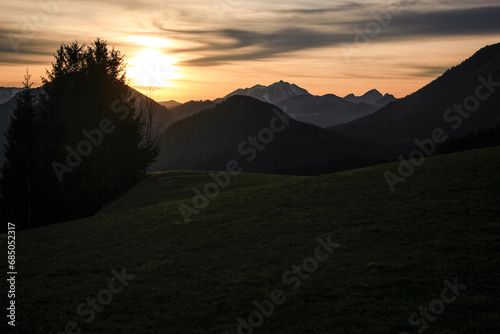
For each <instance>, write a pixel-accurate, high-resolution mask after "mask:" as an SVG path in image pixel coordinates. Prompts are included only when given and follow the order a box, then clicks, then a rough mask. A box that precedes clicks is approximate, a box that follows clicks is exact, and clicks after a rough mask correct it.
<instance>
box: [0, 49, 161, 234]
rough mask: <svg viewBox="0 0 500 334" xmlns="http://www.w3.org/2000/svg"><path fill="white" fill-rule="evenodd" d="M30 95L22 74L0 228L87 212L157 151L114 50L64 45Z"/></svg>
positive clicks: (2, 183)
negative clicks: (40, 89) (37, 92)
mask: <svg viewBox="0 0 500 334" xmlns="http://www.w3.org/2000/svg"><path fill="white" fill-rule="evenodd" d="M54 58H55V60H54V62H53V63H52V69H51V70H50V71H47V77H46V78H42V81H43V93H42V94H40V96H38V97H36V98H35V96H34V93H33V88H32V83H31V82H30V75H29V74H28V73H26V76H25V80H24V82H23V86H24V87H23V91H22V92H21V93H20V94H19V96H18V98H17V101H16V102H17V105H16V109H15V110H14V112H13V115H12V119H11V123H10V126H9V129H8V131H7V134H6V137H7V144H6V145H5V148H4V152H5V156H6V162H5V163H4V165H3V166H2V168H1V173H2V176H1V179H0V195H1V197H0V212H1V216H0V217H1V220H2V226H4V228H5V226H6V223H7V222H9V221H10V222H12V223H15V224H16V226H17V228H18V229H26V228H33V227H37V226H42V225H48V224H52V223H58V222H63V221H68V220H71V219H77V218H81V217H85V216H89V215H92V214H94V213H96V212H97V211H98V210H100V209H101V208H102V206H103V204H104V203H107V202H109V201H110V200H112V199H113V198H115V197H116V196H117V195H119V194H120V193H122V192H123V191H125V190H126V189H127V188H129V187H130V186H132V185H134V184H135V183H137V182H138V180H139V179H140V178H141V177H142V176H143V175H144V173H145V170H146V168H147V167H148V166H149V165H150V164H151V163H152V162H153V161H154V160H155V159H156V157H157V155H158V153H159V146H158V143H157V142H155V141H151V140H150V138H149V137H147V134H148V131H147V130H146V131H145V129H144V127H145V123H146V121H145V120H144V119H143V117H141V114H140V113H139V112H138V111H137V110H136V109H135V104H134V102H135V101H134V97H133V94H132V92H131V90H130V88H129V87H128V86H127V85H126V81H125V64H124V61H123V57H122V56H121V54H120V52H119V51H117V50H114V49H112V50H109V48H108V45H107V42H105V41H102V40H100V39H97V40H95V41H94V42H93V43H92V44H91V45H86V44H83V45H80V44H79V43H78V42H74V43H72V44H62V45H61V46H60V48H59V49H58V50H57V52H56V54H55V55H54Z"/></svg>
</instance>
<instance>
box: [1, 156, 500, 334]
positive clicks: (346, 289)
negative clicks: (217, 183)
mask: <svg viewBox="0 0 500 334" xmlns="http://www.w3.org/2000/svg"><path fill="white" fill-rule="evenodd" d="M499 165H500V147H495V148H489V149H483V150H476V151H467V152H462V153H459V154H453V155H444V156H438V157H434V158H429V159H427V160H426V161H425V164H424V165H423V166H421V167H419V168H417V170H416V171H415V173H414V175H413V176H411V177H410V178H408V179H407V181H406V182H405V183H404V184H399V185H398V187H397V190H396V191H395V192H394V193H392V192H391V191H390V190H389V187H388V185H387V183H386V181H385V179H384V176H383V173H384V172H385V171H386V170H392V171H395V170H397V164H388V165H382V166H375V167H371V168H365V169H360V170H353V171H347V172H342V173H336V174H332V175H326V176H317V177H292V176H273V175H253V174H241V175H237V176H234V177H233V178H232V181H231V183H230V185H229V186H228V187H227V188H226V189H224V190H222V191H221V192H220V194H219V196H218V197H217V198H215V199H213V200H212V201H211V203H210V205H208V206H207V207H206V208H205V209H204V210H201V212H200V213H199V214H198V215H195V216H193V217H192V221H191V222H190V223H189V224H182V221H183V219H182V215H181V214H180V213H179V210H178V205H179V204H180V203H186V204H189V203H190V202H191V200H192V197H193V191H192V188H193V187H197V188H199V189H202V188H203V186H204V185H205V184H206V183H207V182H210V181H211V179H210V177H209V176H208V175H207V173H203V172H167V173H160V174H155V175H154V176H152V177H151V178H149V179H148V180H146V181H144V183H142V184H141V185H139V186H137V187H136V188H134V189H133V190H132V191H131V192H130V193H129V194H127V195H126V196H124V197H122V198H121V199H119V200H117V201H116V202H115V203H113V204H112V205H111V206H109V207H108V208H106V209H104V210H103V211H102V212H101V213H100V214H98V215H97V216H95V217H92V218H88V219H84V220H79V221H73V222H69V223H64V224H59V225H53V226H48V227H44V228H40V229H36V230H31V231H25V232H20V233H18V235H17V247H18V250H17V252H18V253H17V261H18V263H17V267H18V268H17V269H18V278H17V280H18V281H17V293H16V303H17V306H18V308H17V318H16V321H17V322H16V330H17V332H18V333H50V332H52V333H71V332H74V333H79V332H78V331H77V330H81V333H220V334H223V333H230V334H232V333H238V331H237V326H238V322H237V319H238V317H241V318H243V319H245V320H248V316H249V314H250V313H251V312H254V311H256V310H258V309H257V307H256V306H255V305H254V304H253V301H254V300H256V301H258V302H263V301H264V300H268V299H270V294H271V293H272V292H273V291H274V290H276V289H278V290H280V291H282V293H283V296H284V298H286V300H284V302H283V303H281V304H280V305H274V310H273V313H272V315H270V316H269V317H264V319H263V321H261V322H262V324H260V326H258V328H253V329H252V330H248V329H246V330H245V329H241V330H240V333H250V332H253V333H276V334H277V333H288V334H293V333H399V332H401V331H408V332H410V333H417V331H418V330H419V329H423V327H422V325H421V324H419V325H418V326H417V325H411V324H410V323H409V318H410V316H411V315H412V313H413V312H418V309H419V307H426V308H428V307H429V304H430V303H431V301H433V300H436V299H440V298H441V292H442V290H443V289H444V288H445V287H446V285H445V283H444V281H445V279H451V280H452V281H453V279H454V278H455V277H457V278H458V282H459V284H461V285H466V286H467V288H466V290H465V291H461V292H460V295H459V296H457V297H456V300H454V301H453V302H452V303H450V304H444V307H445V309H444V310H441V309H439V308H438V309H434V310H435V311H436V312H438V313H440V314H439V315H435V316H432V317H429V318H430V319H432V321H430V320H429V321H427V323H428V328H425V333H449V334H451V333H498V332H499V328H500V327H499V326H500V325H499V324H500V317H499V310H498V304H499V301H500V289H499V282H500V196H499V190H498V189H500V174H499ZM328 235H331V240H332V241H333V242H335V243H338V244H340V246H339V247H338V248H336V249H335V251H334V252H333V253H332V254H331V255H330V256H329V257H328V259H327V260H326V261H324V262H320V263H319V266H318V269H317V270H315V271H314V270H312V269H314V268H313V267H308V268H309V269H311V268H312V269H311V271H312V272H311V273H310V274H308V275H309V276H307V277H306V276H304V275H305V274H304V273H305V272H303V273H301V275H302V277H303V278H301V279H300V280H299V282H300V283H301V284H300V286H298V288H297V289H295V290H293V289H292V287H293V286H294V284H290V283H289V282H288V283H287V282H285V281H284V280H283V275H284V274H285V276H286V278H288V279H290V277H292V276H290V275H289V274H290V273H288V274H287V271H289V270H292V266H294V265H301V264H302V263H303V261H304V260H305V259H307V258H308V257H311V256H313V254H314V252H315V249H316V248H317V246H318V242H317V238H318V237H321V238H323V239H325V240H326V238H327V236H328ZM2 242H3V243H4V241H2ZM4 245H5V244H4ZM322 254H323V255H324V254H326V253H324V252H322ZM304 263H310V262H307V260H306V262H304ZM121 268H126V270H127V272H128V273H130V274H131V275H134V276H135V278H133V279H132V280H130V281H129V282H128V285H127V286H126V287H124V288H123V290H122V291H121V292H118V293H116V294H114V295H112V300H111V301H110V302H109V304H107V305H105V306H103V308H102V309H100V312H97V311H96V312H95V318H94V319H92V320H91V321H88V320H90V317H89V316H82V315H79V314H78V313H77V309H78V307H79V305H80V304H81V303H84V305H86V303H87V301H86V300H87V298H89V297H90V298H96V295H98V294H99V292H100V291H101V290H103V289H107V288H108V283H109V281H110V279H112V278H113V274H112V270H113V269H115V270H118V271H121ZM1 269H2V271H3V272H6V271H7V270H6V268H5V267H4V262H2V268H1ZM287 275H288V276H287ZM297 275H298V274H297ZM297 275H294V277H299V276H297ZM297 280H298V279H296V281H295V282H297ZM4 284H5V283H4ZM117 286H119V285H117ZM103 296H105V294H104V295H103V294H101V298H104V297H103ZM450 296H452V295H451V294H449V295H448V297H450ZM281 301H283V300H282V299H281ZM432 305H433V307H436V305H437V306H439V303H438V302H436V301H435V302H434V303H432ZM84 309H85V310H89V309H90V308H89V307H87V306H86V307H85V308H84ZM4 312H5V311H4ZM253 315H254V317H255V316H256V314H255V313H254V314H253ZM420 318H421V317H420V316H418V317H416V318H415V319H413V320H415V321H418V319H420ZM86 320H87V321H88V322H86ZM253 320H254V321H257V322H258V320H259V318H258V317H257V318H255V319H253ZM3 322H4V323H5V322H6V321H5V317H4V321H3ZM3 325H4V324H2V326H3ZM68 328H69V330H68ZM11 332H12V329H11ZM14 332H15V331H14ZM422 332H424V331H422Z"/></svg>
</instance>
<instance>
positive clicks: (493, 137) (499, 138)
mask: <svg viewBox="0 0 500 334" xmlns="http://www.w3.org/2000/svg"><path fill="white" fill-rule="evenodd" d="M498 145H500V125H498V126H497V127H495V128H493V129H489V130H479V131H477V132H469V133H468V134H467V135H465V136H462V137H453V138H450V139H448V140H447V141H446V142H444V143H443V144H440V145H438V146H437V148H436V152H437V153H438V154H446V153H454V152H460V151H466V150H473V149H478V148H484V147H491V146H498Z"/></svg>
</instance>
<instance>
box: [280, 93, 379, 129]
mask: <svg viewBox="0 0 500 334" xmlns="http://www.w3.org/2000/svg"><path fill="white" fill-rule="evenodd" d="M276 105H277V106H278V107H280V108H281V109H283V111H284V112H286V113H287V114H288V115H290V116H291V117H293V118H294V119H296V120H298V121H301V122H304V123H309V124H314V125H317V126H321V127H330V126H334V125H338V124H342V123H347V122H350V121H352V120H355V119H357V118H360V117H363V116H366V115H369V114H371V113H373V112H375V111H377V110H378V109H379V107H378V106H376V105H369V104H365V103H351V102H349V101H347V100H345V99H343V98H341V97H338V96H336V95H333V94H328V95H324V96H313V95H300V96H295V97H292V98H289V99H286V100H284V101H282V102H279V103H277V104H276Z"/></svg>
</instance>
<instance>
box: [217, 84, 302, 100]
mask: <svg viewBox="0 0 500 334" xmlns="http://www.w3.org/2000/svg"><path fill="white" fill-rule="evenodd" d="M235 95H243V96H250V97H253V98H255V99H257V100H261V101H263V102H268V103H272V104H276V103H279V102H281V101H284V100H286V99H288V98H290V97H294V96H300V95H311V94H309V92H308V91H307V90H305V89H303V88H300V87H299V86H297V85H295V84H290V83H288V82H284V81H280V82H275V83H273V84H272V85H270V86H262V85H256V86H253V87H251V88H245V89H237V90H235V91H234V92H232V93H230V94H228V95H226V96H225V97H224V98H222V99H217V100H215V101H214V102H215V103H220V102H222V101H224V100H226V99H228V98H230V97H232V96H235Z"/></svg>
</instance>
